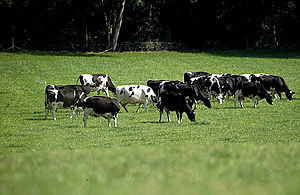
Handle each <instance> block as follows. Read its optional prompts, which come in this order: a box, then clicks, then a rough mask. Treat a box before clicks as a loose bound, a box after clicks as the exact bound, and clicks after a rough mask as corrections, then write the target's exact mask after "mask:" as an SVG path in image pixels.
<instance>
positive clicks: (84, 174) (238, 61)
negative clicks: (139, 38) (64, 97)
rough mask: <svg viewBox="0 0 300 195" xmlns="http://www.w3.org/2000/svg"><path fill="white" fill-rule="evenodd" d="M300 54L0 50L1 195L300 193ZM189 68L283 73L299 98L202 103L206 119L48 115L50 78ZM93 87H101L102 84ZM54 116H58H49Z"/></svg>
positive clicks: (145, 74) (168, 75)
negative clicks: (112, 123) (239, 104)
mask: <svg viewBox="0 0 300 195" xmlns="http://www.w3.org/2000/svg"><path fill="white" fill-rule="evenodd" d="M299 54H300V52H299V50H282V49H280V50H253V51H238V52H237V51H223V52H154V53H152V52H144V53H135V52H131V53H105V54H95V53H70V52H27V53H4V52H2V53H0V59H1V60H0V68H1V73H0V100H1V101H0V109H1V112H0V116H1V117H0V118H1V120H0V161H1V163H0V189H1V194H103V193H106V194H141V193H144V194H145V193H146V194H199V193H202V194H299V192H300V188H299V182H300V180H299V178H300V145H299V141H300V131H299V130H300V129H299V127H300V118H299V116H300V115H299V113H300V104H299V91H300V87H299V86H300V80H299V75H300V67H299V63H300V55H299ZM187 71H207V72H211V73H233V74H244V73H259V72H264V73H270V74H274V75H279V76H282V77H283V78H284V79H285V80H286V82H287V84H288V86H289V87H290V89H292V90H293V91H295V92H296V94H295V96H294V97H295V98H294V100H292V101H288V100H287V99H286V98H285V95H283V97H284V100H283V101H279V100H276V101H275V103H274V105H273V106H271V105H269V104H267V103H266V102H265V101H262V102H261V103H260V104H259V105H258V107H257V109H254V108H253V103H252V101H251V100H246V101H245V103H244V106H245V108H244V109H234V104H233V100H230V101H226V102H224V104H222V105H219V104H217V102H216V101H215V100H213V101H212V108H211V109H208V108H206V107H204V106H203V105H200V106H199V108H198V109H197V110H196V120H197V122H195V123H191V122H189V121H188V118H187V116H186V115H184V118H183V123H182V124H178V123H177V122H176V115H175V114H174V113H171V120H172V121H173V122H172V123H167V117H166V115H164V116H163V122H162V123H157V121H158V119H159V112H158V111H157V110H156V109H155V108H154V107H153V106H150V108H149V112H148V113H146V112H145V110H144V109H141V111H140V113H135V110H136V108H137V106H134V105H132V106H128V109H129V111H130V112H129V113H126V112H125V111H124V110H123V109H122V110H121V112H120V114H119V118H118V127H117V128H108V127H107V122H106V120H105V119H103V118H88V121H87V128H84V127H83V121H82V114H81V116H80V118H79V119H77V118H76V117H75V118H73V119H69V110H58V113H57V115H56V116H57V121H53V120H51V119H49V120H47V121H45V120H44V90H45V81H47V84H75V82H76V80H77V78H78V76H79V75H80V74H83V73H107V74H109V75H110V77H111V78H112V81H113V83H114V84H115V85H116V86H118V85H125V84H146V82H147V80H148V79H170V80H183V74H184V73H185V72H187ZM94 95H95V94H94ZM50 118H51V117H50Z"/></svg>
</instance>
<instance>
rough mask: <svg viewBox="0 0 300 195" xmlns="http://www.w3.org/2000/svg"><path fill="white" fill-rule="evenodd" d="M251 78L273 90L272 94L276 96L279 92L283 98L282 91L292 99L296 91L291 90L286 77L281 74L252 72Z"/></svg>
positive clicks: (268, 89)
mask: <svg viewBox="0 0 300 195" xmlns="http://www.w3.org/2000/svg"><path fill="white" fill-rule="evenodd" d="M249 80H250V81H252V82H259V83H261V84H262V85H263V86H264V87H265V89H266V90H267V91H271V92H272V96H273V97H274V98H275V94H276V93H277V94H278V96H279V98H280V99H282V97H281V93H282V92H284V93H285V95H286V97H287V99H289V100H292V99H293V97H292V96H293V94H295V92H293V91H291V90H290V89H289V87H288V86H287V84H286V82H285V81H284V79H283V78H282V77H280V76H274V75H268V74H250V75H249Z"/></svg>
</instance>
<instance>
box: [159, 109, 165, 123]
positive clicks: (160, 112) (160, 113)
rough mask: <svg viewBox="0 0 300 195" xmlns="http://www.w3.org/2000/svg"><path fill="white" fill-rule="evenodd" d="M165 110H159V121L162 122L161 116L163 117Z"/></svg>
mask: <svg viewBox="0 0 300 195" xmlns="http://www.w3.org/2000/svg"><path fill="white" fill-rule="evenodd" d="M163 112H164V111H163V110H160V111H159V121H158V122H159V123H160V122H161V117H162V115H163Z"/></svg>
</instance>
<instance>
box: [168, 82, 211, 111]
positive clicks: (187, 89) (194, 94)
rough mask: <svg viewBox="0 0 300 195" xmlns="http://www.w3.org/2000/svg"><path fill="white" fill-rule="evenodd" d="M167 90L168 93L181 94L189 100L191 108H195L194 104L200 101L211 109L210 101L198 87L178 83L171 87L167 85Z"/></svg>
mask: <svg viewBox="0 0 300 195" xmlns="http://www.w3.org/2000/svg"><path fill="white" fill-rule="evenodd" d="M165 90H166V91H168V92H177V93H181V94H182V95H183V96H184V97H185V99H186V100H187V102H188V104H189V106H190V107H193V104H194V103H197V102H198V101H199V100H200V101H202V102H203V103H204V105H205V106H206V107H208V108H211V103H210V100H209V99H208V98H207V97H205V96H204V95H203V93H202V92H201V91H200V89H199V87H197V86H196V85H190V84H186V83H178V84H175V85H170V86H168V85H167V86H166V88H165ZM195 108H196V106H195Z"/></svg>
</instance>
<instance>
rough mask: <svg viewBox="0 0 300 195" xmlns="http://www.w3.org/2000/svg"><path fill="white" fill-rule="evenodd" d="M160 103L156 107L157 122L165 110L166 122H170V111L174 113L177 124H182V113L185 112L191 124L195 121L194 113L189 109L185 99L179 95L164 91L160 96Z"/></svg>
mask: <svg viewBox="0 0 300 195" xmlns="http://www.w3.org/2000/svg"><path fill="white" fill-rule="evenodd" d="M160 95H161V102H160V103H159V105H157V107H158V108H159V110H160V118H159V122H161V117H162V115H163V111H164V110H165V111H166V113H167V116H168V122H171V119H170V111H175V112H176V115H177V120H178V123H181V122H182V113H183V112H185V113H186V114H187V116H188V118H189V120H190V121H191V122H194V121H196V120H195V112H194V111H193V110H192V109H191V107H190V106H189V105H188V103H187V102H186V100H185V97H184V96H183V95H182V94H181V93H176V92H168V91H164V92H162V93H161V94H160Z"/></svg>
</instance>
